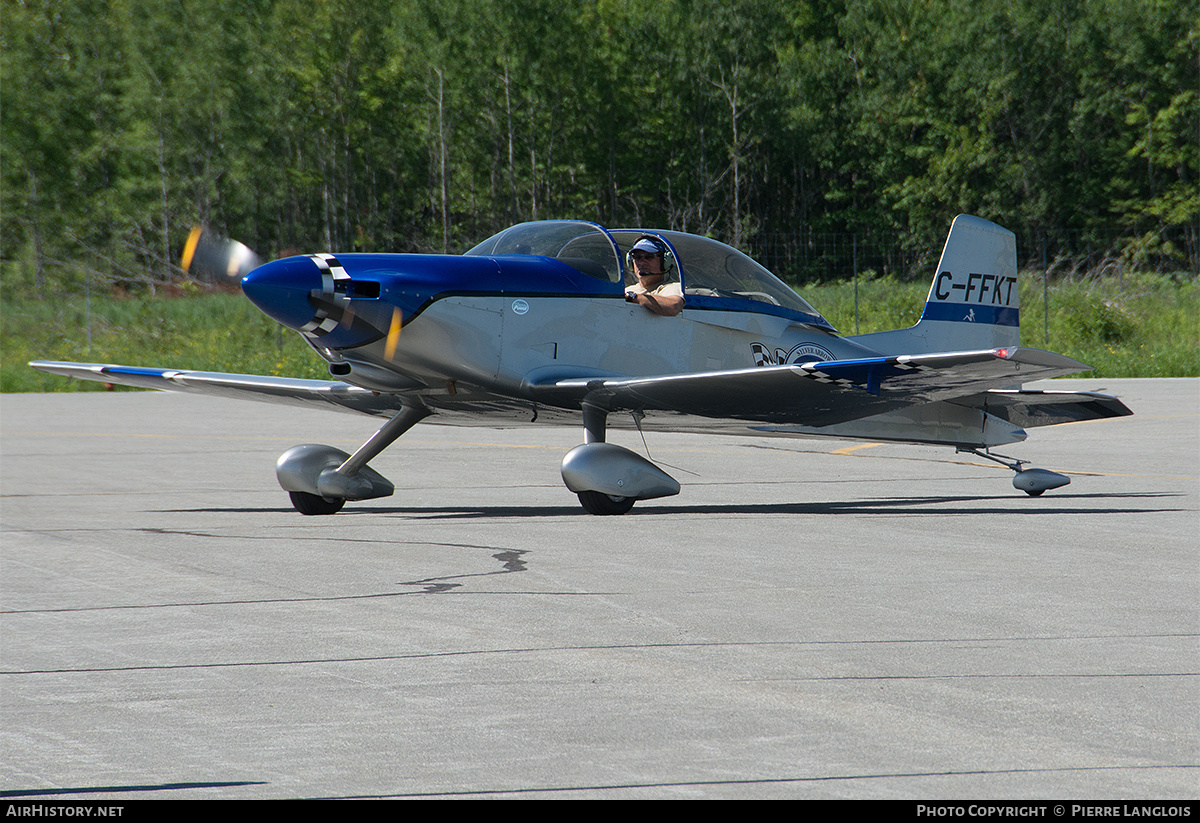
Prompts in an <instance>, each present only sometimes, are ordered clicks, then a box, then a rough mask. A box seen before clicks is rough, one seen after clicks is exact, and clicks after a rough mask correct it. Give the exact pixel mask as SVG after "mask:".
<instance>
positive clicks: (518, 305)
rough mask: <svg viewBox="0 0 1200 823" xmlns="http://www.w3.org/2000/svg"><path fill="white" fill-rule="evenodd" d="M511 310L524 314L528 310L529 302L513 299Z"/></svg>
mask: <svg viewBox="0 0 1200 823" xmlns="http://www.w3.org/2000/svg"><path fill="white" fill-rule="evenodd" d="M512 310H513V313H515V314H524V313H525V312H527V311H529V304H528V303H526V302H525V301H524V300H514V301H513V304H512Z"/></svg>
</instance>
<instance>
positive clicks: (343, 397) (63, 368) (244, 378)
mask: <svg viewBox="0 0 1200 823" xmlns="http://www.w3.org/2000/svg"><path fill="white" fill-rule="evenodd" d="M29 365H30V366H32V367H33V368H35V369H37V370H38V371H44V372H48V373H49V374H57V375H61V376H63V377H75V378H78V379H80V380H92V381H96V382H100V383H113V384H115V385H119V386H134V387H136V388H140V389H159V390H161V391H177V392H190V393H192V394H207V395H212V396H216V397H232V398H238V399H243V400H260V401H263V402H267V403H276V404H281V405H288V406H309V407H312V406H317V407H321V408H330V407H332V408H336V409H341V410H345V411H353V412H360V413H363V414H373V415H379V416H385V417H391V416H392V415H393V414H395V413H396V412H397V411H399V410H400V407H401V402H400V398H399V397H398V396H396V395H390V394H377V393H375V392H372V391H368V390H367V389H362V388H359V387H358V386H352V385H350V384H349V383H343V382H341V381H338V380H302V379H299V378H290V377H269V376H265V375H256V374H227V373H224V372H206V371H187V370H184V369H150V368H142V367H139V366H117V365H112V364H104V363H63V362H58V361H53V360H35V361H33V362H31V363H30V364H29Z"/></svg>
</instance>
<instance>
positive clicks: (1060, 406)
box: [951, 389, 1133, 429]
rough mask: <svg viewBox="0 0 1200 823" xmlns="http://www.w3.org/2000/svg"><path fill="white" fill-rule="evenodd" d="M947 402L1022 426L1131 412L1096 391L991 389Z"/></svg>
mask: <svg viewBox="0 0 1200 823" xmlns="http://www.w3.org/2000/svg"><path fill="white" fill-rule="evenodd" d="M951 402H953V403H954V404H955V405H957V406H966V407H968V408H977V409H982V410H983V411H985V412H987V413H988V414H990V415H993V416H995V417H999V418H1001V419H1003V420H1007V421H1008V422H1010V423H1013V424H1014V425H1017V426H1020V427H1021V428H1023V429H1032V428H1036V427H1038V426H1055V425H1058V424H1059V423H1078V422H1080V421H1083V420H1103V419H1106V418H1109V417H1126V416H1128V415H1131V414H1133V412H1132V411H1130V410H1129V407H1128V406H1126V405H1125V404H1124V403H1122V402H1121V401H1120V400H1118V399H1117V398H1115V397H1113V396H1112V395H1108V394H1098V393H1097V392H1070V391H1019V390H1017V391H1004V390H999V389H993V390H991V391H988V392H984V393H982V394H977V395H974V396H972V397H963V398H959V399H957V400H953V401H951Z"/></svg>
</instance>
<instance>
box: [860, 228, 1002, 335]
mask: <svg viewBox="0 0 1200 823" xmlns="http://www.w3.org/2000/svg"><path fill="white" fill-rule="evenodd" d="M854 339H855V341H856V342H859V343H862V344H864V345H867V346H870V347H872V348H874V349H876V350H878V351H885V350H888V351H896V350H903V351H908V352H911V353H918V352H934V351H978V350H982V349H995V348H1004V347H1008V346H1017V345H1019V344H1020V342H1021V327H1020V298H1019V295H1018V288H1017V241H1016V236H1015V235H1014V234H1013V233H1012V232H1011V231H1009V230H1008V229H1005V228H1003V227H1001V226H997V225H996V224H995V223H991V222H989V221H987V220H984V219H982V218H980V217H973V216H971V215H969V214H960V215H959V216H958V217H956V218H954V222H953V224H951V226H950V233H949V234H948V235H947V236H946V245H945V246H944V247H943V248H942V256H941V259H940V260H939V261H938V266H937V271H936V273H935V274H934V277H933V282H932V283H931V284H930V286H929V296H928V297H927V298H926V299H925V308H924V310H923V311H922V312H921V319H920V320H919V321H917V325H915V326H913V327H912V328H909V329H899V330H896V331H890V332H879V333H876V334H866V335H862V336H860V337H856V338H854Z"/></svg>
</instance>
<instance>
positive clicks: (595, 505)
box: [578, 492, 634, 514]
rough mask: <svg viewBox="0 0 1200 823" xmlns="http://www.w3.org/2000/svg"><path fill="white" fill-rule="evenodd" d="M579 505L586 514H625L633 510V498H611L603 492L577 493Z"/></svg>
mask: <svg viewBox="0 0 1200 823" xmlns="http://www.w3.org/2000/svg"><path fill="white" fill-rule="evenodd" d="M578 495H579V503H580V505H582V506H583V508H584V510H585V511H586V512H587V513H588V514H625V513H626V512H627V511H629V510H630V509H632V508H633V503H634V498H632V497H613V496H612V495H611V494H605V493H604V492H578Z"/></svg>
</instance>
